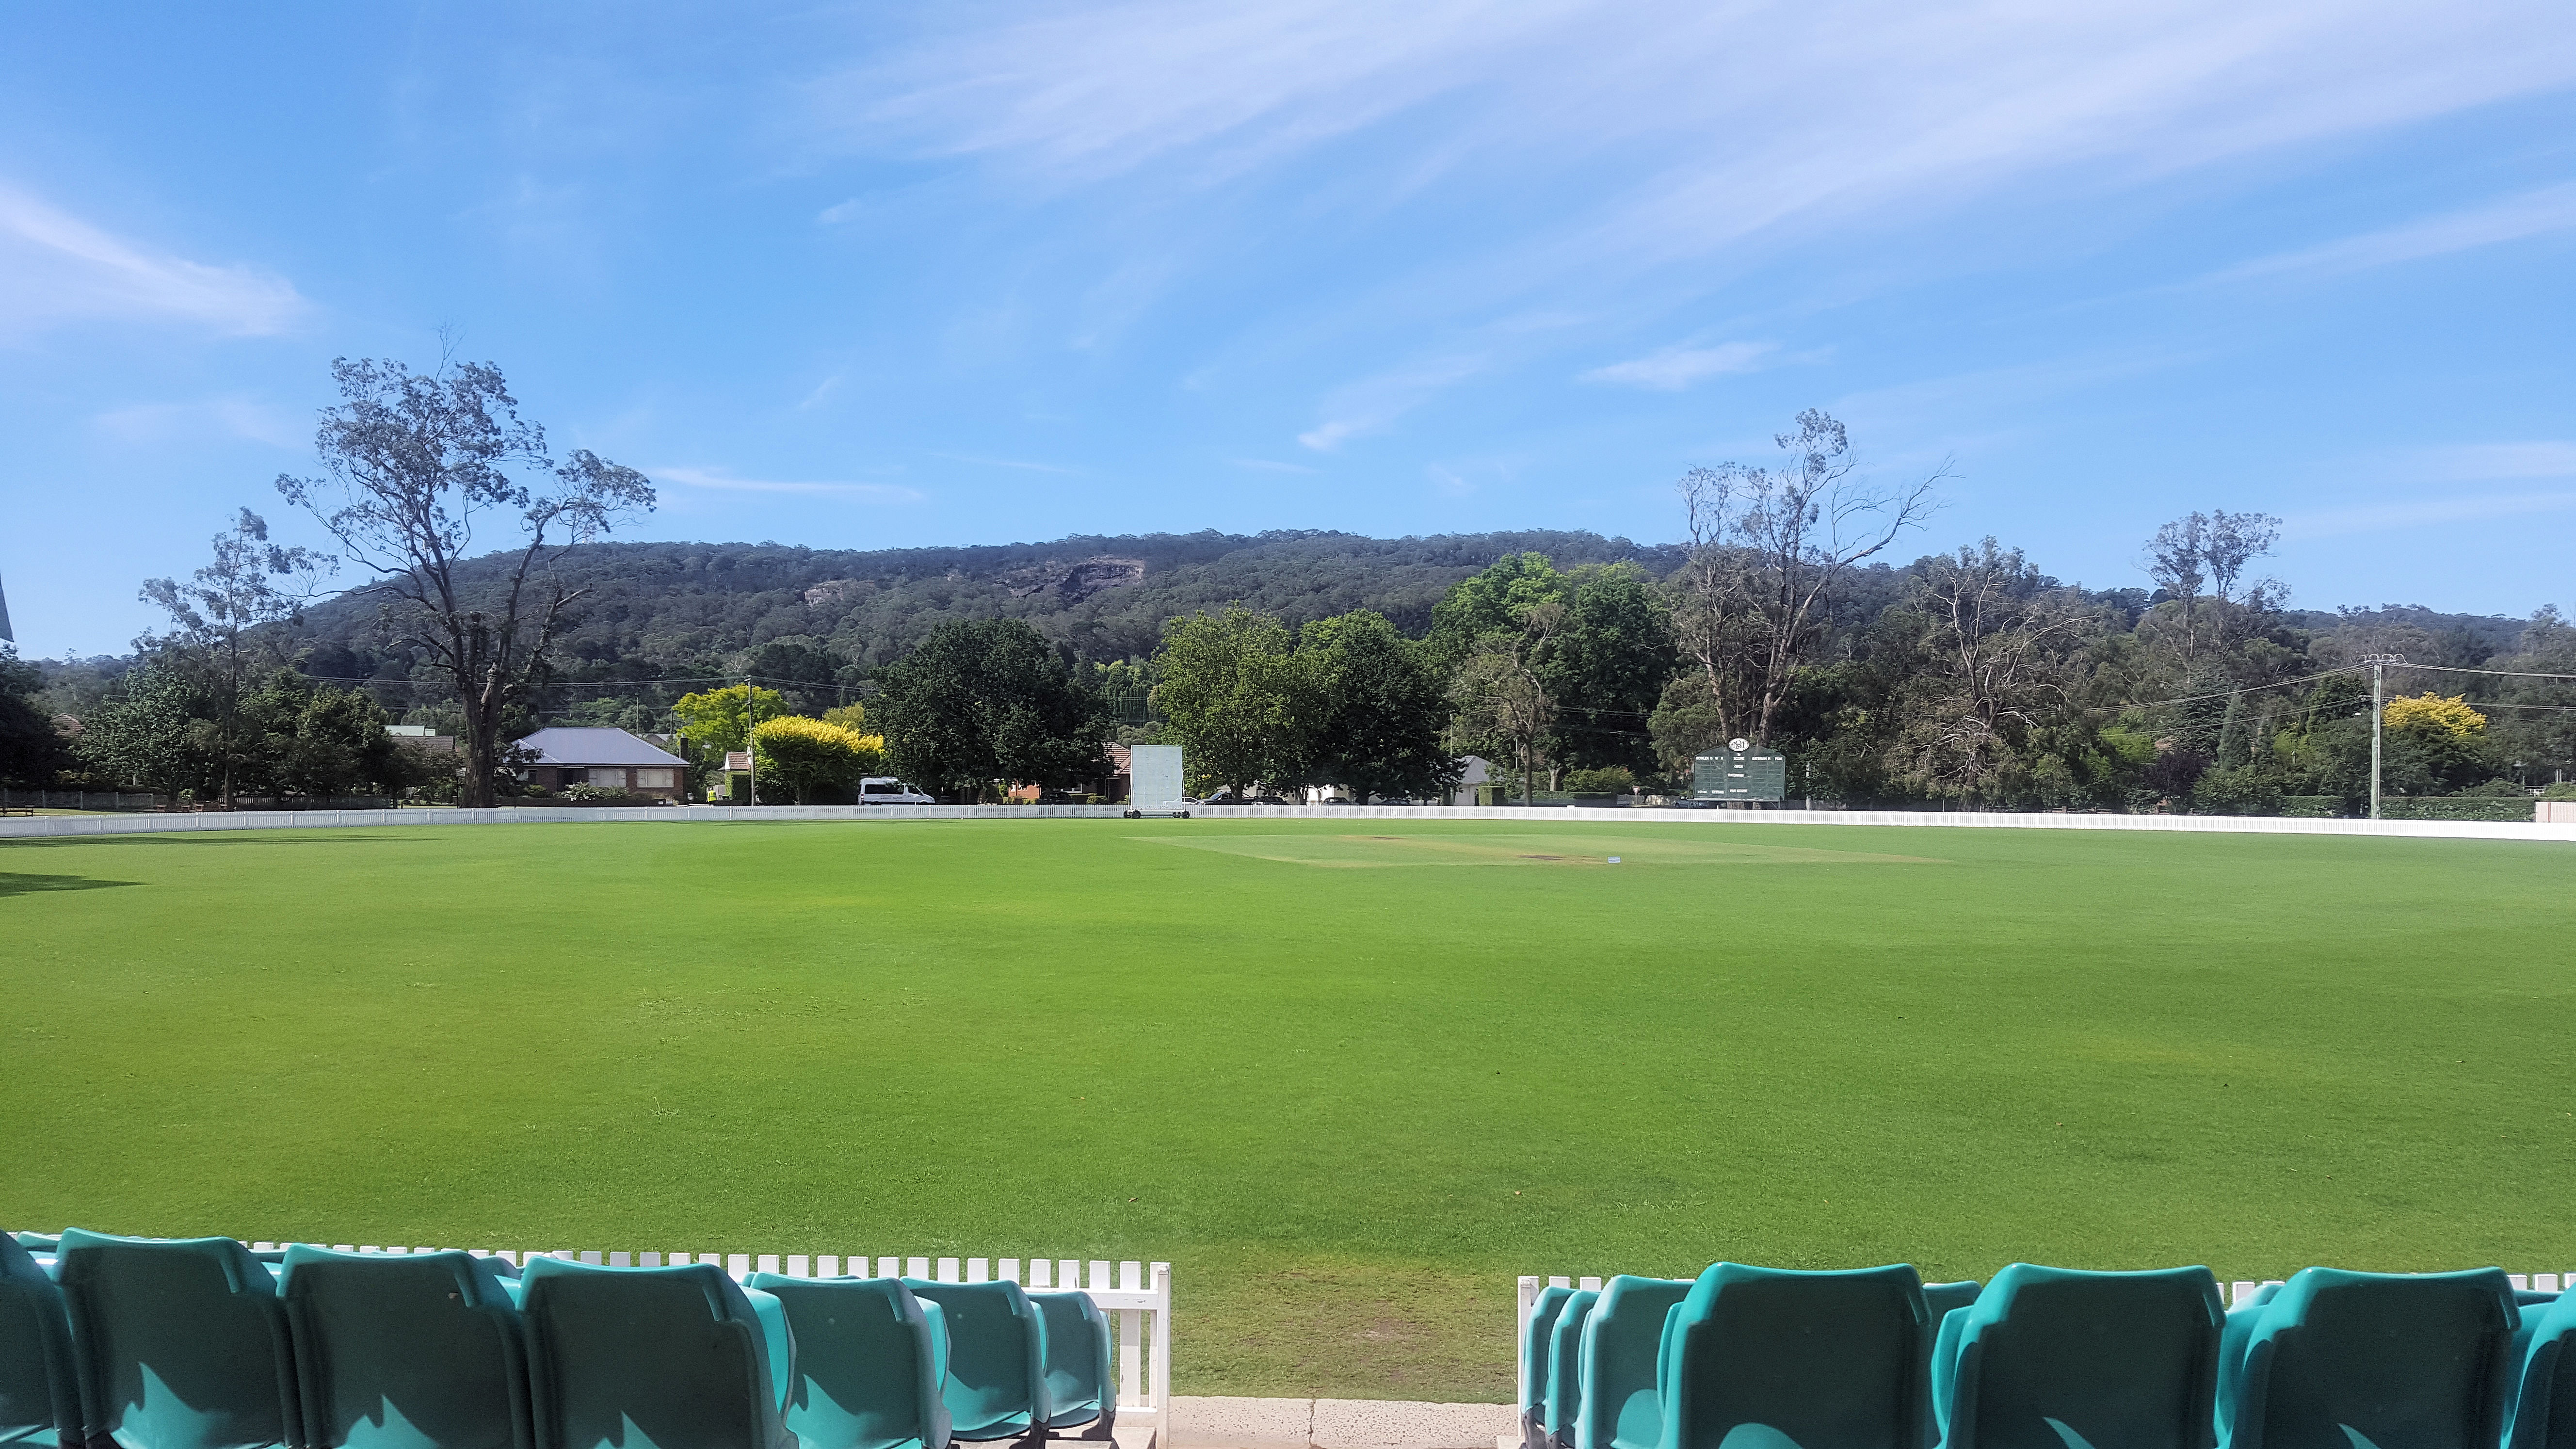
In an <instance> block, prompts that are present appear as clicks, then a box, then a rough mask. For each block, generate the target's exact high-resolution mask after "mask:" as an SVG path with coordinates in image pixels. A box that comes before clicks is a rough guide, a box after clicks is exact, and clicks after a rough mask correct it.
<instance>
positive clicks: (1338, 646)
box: [1296, 609, 1459, 805]
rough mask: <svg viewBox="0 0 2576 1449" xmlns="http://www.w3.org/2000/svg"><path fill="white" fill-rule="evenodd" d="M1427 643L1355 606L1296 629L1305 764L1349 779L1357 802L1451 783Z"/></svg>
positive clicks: (1429, 791) (1332, 779)
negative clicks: (1304, 702)
mask: <svg viewBox="0 0 2576 1449" xmlns="http://www.w3.org/2000/svg"><path fill="white" fill-rule="evenodd" d="M1427 652H1428V651H1427V650H1426V649H1425V648H1424V647H1423V646H1422V645H1420V644H1416V643H1414V642H1413V641H1412V640H1409V639H1407V638H1405V637H1404V636H1403V635H1402V634H1399V633H1397V632H1396V628H1395V625H1393V624H1391V623H1389V622H1387V619H1386V616H1385V615H1383V614H1380V613H1377V612H1376V611H1375V610H1371V609H1354V610H1352V611H1351V612H1350V613H1347V614H1338V615H1335V616H1334V617H1332V618H1329V619H1316V620H1313V621H1311V622H1309V623H1308V624H1307V625H1306V627H1305V628H1304V629H1303V630H1301V631H1299V639H1298V649H1297V656H1296V659H1297V663H1298V665H1299V666H1300V670H1299V672H1300V673H1301V674H1303V676H1304V678H1305V682H1306V685H1307V690H1306V692H1305V696H1304V697H1305V698H1307V699H1308V700H1310V701H1311V702H1312V706H1313V713H1312V716H1311V718H1310V720H1309V721H1308V723H1307V725H1306V727H1305V728H1304V729H1303V730H1302V731H1301V733H1303V734H1304V735H1305V737H1306V738H1307V739H1308V740H1310V741H1311V742H1312V749H1311V754H1310V758H1309V762H1308V765H1309V773H1310V774H1311V775H1312V776H1314V777H1315V782H1316V783H1320V784H1332V785H1342V786H1345V787H1347V788H1348V789H1349V790H1350V792H1351V795H1352V798H1353V799H1354V800H1356V801H1357V802H1358V803H1359V804H1362V805H1365V804H1367V803H1368V802H1369V801H1370V799H1371V798H1372V797H1375V796H1379V795H1433V794H1439V793H1442V792H1444V791H1447V790H1450V789H1453V788H1455V787H1456V785H1457V783H1458V776H1459V768H1458V763H1457V759H1456V757H1455V756H1453V755H1451V754H1450V753H1449V751H1448V750H1446V749H1444V748H1442V745H1441V732H1442V730H1443V729H1444V728H1445V726H1446V725H1447V723H1448V718H1449V692H1448V689H1447V688H1446V686H1445V685H1444V684H1443V683H1442V681H1441V678H1440V673H1439V671H1438V670H1437V669H1435V668H1433V667H1432V665H1431V662H1430V660H1429V659H1428V658H1426V657H1425V655H1426V654H1427Z"/></svg>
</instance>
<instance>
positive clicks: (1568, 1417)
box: [1539, 1288, 1601, 1449]
mask: <svg viewBox="0 0 2576 1449" xmlns="http://www.w3.org/2000/svg"><path fill="white" fill-rule="evenodd" d="M1600 1301H1601V1292H1600V1290H1599V1289H1597V1288H1577V1289H1576V1290H1574V1294H1573V1296H1572V1297H1570V1298H1568V1299H1566V1300H1565V1306H1564V1307H1563V1308H1561V1309H1559V1310H1557V1314H1556V1327H1555V1328H1553V1329H1551V1330H1549V1331H1548V1336H1547V1398H1546V1400H1545V1402H1544V1405H1543V1407H1542V1408H1541V1410H1540V1413H1539V1433H1540V1435H1541V1436H1542V1437H1543V1438H1544V1439H1545V1440H1546V1442H1547V1443H1549V1444H1551V1445H1554V1446H1555V1449H1569V1446H1571V1445H1572V1444H1573V1442H1574V1421H1575V1418H1576V1416H1578V1415H1580V1414H1581V1413H1582V1412H1583V1325H1584V1324H1585V1323H1586V1322H1587V1321H1589V1320H1590V1319H1591V1317H1592V1309H1593V1306H1594V1305H1595V1304H1597V1303H1599V1302H1600Z"/></svg>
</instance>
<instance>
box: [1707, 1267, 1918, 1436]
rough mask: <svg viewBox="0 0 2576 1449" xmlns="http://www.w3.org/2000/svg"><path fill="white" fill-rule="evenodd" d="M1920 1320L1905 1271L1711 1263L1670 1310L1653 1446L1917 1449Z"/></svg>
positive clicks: (1913, 1284) (1913, 1281)
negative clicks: (1659, 1429)
mask: <svg viewBox="0 0 2576 1449" xmlns="http://www.w3.org/2000/svg"><path fill="white" fill-rule="evenodd" d="M1926 1313H1927V1310H1926V1309H1925V1307H1924V1303H1923V1280H1922V1279H1921V1278H1919V1277H1917V1276H1916V1275H1915V1272H1914V1270H1913V1269H1912V1268H1909V1267H1906V1266H1905V1265H1903V1264H1897V1265H1895V1266H1892V1267H1885V1268H1858V1269H1852V1270H1849V1271H1844V1272H1829V1273H1805V1272H1793V1271H1789V1270H1786V1269H1780V1268H1751V1267H1746V1266H1745V1265H1743V1264H1741V1263H1718V1264H1715V1265H1713V1266H1712V1267H1710V1268H1709V1270H1708V1271H1707V1272H1705V1273H1702V1274H1700V1275H1699V1281H1698V1282H1696V1283H1694V1284H1692V1285H1691V1290H1690V1292H1689V1294H1688V1295H1687V1296H1685V1297H1684V1298H1683V1299H1682V1301H1681V1303H1680V1305H1679V1306H1678V1307H1676V1308H1674V1309H1673V1311H1672V1318H1671V1323H1670V1329H1669V1333H1670V1337H1669V1339H1668V1341H1667V1343H1666V1345H1665V1351H1664V1354H1663V1359H1664V1395H1663V1397H1664V1437H1663V1440H1662V1444H1661V1449H1721V1446H1723V1449H1792V1446H1794V1449H1915V1446H1916V1444H1917V1443H1918V1441H1919V1437H1920V1435H1921V1433H1922V1425H1921V1420H1920V1418H1919V1415H1920V1413H1921V1407H1920V1406H1921V1401H1922V1390H1921V1388H1920V1387H1919V1381H1918V1379H1917V1377H1916V1365H1917V1364H1918V1363H1919V1362H1920V1352H1921V1338H1922V1335H1923V1334H1924V1332H1925V1331H1926V1326H1925V1322H1924V1320H1925V1316H1926Z"/></svg>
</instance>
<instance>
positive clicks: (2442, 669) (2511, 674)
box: [2354, 664, 2576, 683]
mask: <svg viewBox="0 0 2576 1449" xmlns="http://www.w3.org/2000/svg"><path fill="white" fill-rule="evenodd" d="M2354 667H2356V668H2357V667H2359V666H2354ZM2388 667H2389V668H2391V669H2430V670H2432V671H2434V672H2435V673H2438V674H2485V675H2492V676H2493V677H2495V678H2497V679H2564V680H2567V681H2570V682H2572V683H2576V674H2532V673H2528V672H2526V671H2523V670H2519V669H2464V668H2462V667H2460V666H2459V665H2456V664H2391V665H2389V666H2388Z"/></svg>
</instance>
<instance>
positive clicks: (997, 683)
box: [872, 619, 1109, 801]
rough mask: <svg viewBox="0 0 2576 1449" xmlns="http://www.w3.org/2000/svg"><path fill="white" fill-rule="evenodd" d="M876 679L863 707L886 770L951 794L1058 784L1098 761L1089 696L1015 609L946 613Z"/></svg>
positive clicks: (1097, 766)
mask: <svg viewBox="0 0 2576 1449" xmlns="http://www.w3.org/2000/svg"><path fill="white" fill-rule="evenodd" d="M878 680H879V683H880V685H881V686H882V688H883V690H884V692H883V693H882V694H881V695H880V696H879V697H878V699H877V703H876V708H875V709H874V710H873V711H872V713H873V714H874V717H875V720H876V722H877V723H878V724H880V725H882V726H883V727H884V730H885V738H886V754H887V757H888V759H889V760H890V761H891V762H892V763H893V765H894V767H895V770H896V772H897V773H899V774H901V775H902V776H903V777H904V778H906V779H909V780H912V781H915V782H917V783H919V784H922V785H924V786H927V787H928V788H930V789H931V790H933V791H935V792H937V793H939V794H942V795H946V796H948V797H949V798H950V799H952V800H968V801H971V800H972V799H974V798H975V796H976V794H977V793H978V792H979V791H980V790H981V789H982V788H983V786H985V785H986V784H988V783H991V782H994V781H1010V782H1016V783H1019V784H1034V785H1040V786H1046V787H1050V788H1061V787H1063V786H1066V785H1070V784H1072V783H1074V782H1076V781H1078V780H1085V779H1090V778H1093V777H1095V776H1097V775H1099V774H1100V773H1102V771H1103V769H1104V768H1105V759H1104V756H1103V755H1102V752H1101V741H1102V740H1104V739H1106V738H1107V737H1108V733H1109V722H1108V720H1107V719H1106V718H1105V717H1104V716H1103V714H1102V712H1101V709H1100V702H1099V699H1098V697H1097V696H1095V695H1093V694H1092V693H1091V691H1090V690H1088V689H1086V688H1084V687H1083V685H1082V684H1081V683H1079V682H1077V681H1076V680H1075V678H1074V677H1073V674H1072V672H1071V671H1069V670H1068V669H1066V668H1065V665H1064V661H1063V660H1062V659H1061V658H1059V657H1058V656H1057V654H1056V651H1055V646H1054V645H1052V644H1050V643H1048V642H1047V639H1046V636H1045V635H1043V634H1040V633H1039V632H1038V631H1037V630H1036V629H1034V628H1031V627H1030V626H1029V625H1028V624H1026V623H1024V622H1022V621H1020V620H1018V619H977V620H950V621H949V622H947V623H944V624H941V625H939V626H938V627H936V628H934V629H932V630H931V631H930V635H929V637H927V638H925V639H923V640H922V641H921V644H920V645H919V647H917V648H915V649H914V650H913V651H912V652H911V653H910V654H907V655H905V656H904V657H903V658H901V659H899V660H897V661H895V662H894V663H893V664H890V665H888V666H886V667H885V669H884V670H883V671H882V672H881V673H880V674H879V676H878Z"/></svg>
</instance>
